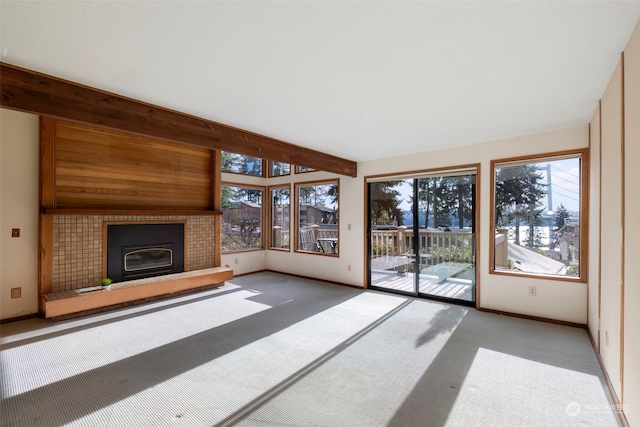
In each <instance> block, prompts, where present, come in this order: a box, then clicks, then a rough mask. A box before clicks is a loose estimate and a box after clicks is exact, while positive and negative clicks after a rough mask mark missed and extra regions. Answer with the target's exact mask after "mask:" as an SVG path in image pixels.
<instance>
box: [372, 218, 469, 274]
mask: <svg viewBox="0 0 640 427" xmlns="http://www.w3.org/2000/svg"><path fill="white" fill-rule="evenodd" d="M413 237H414V236H413V229H411V228H408V227H398V228H397V229H393V230H372V231H371V245H372V246H371V247H372V256H373V257H374V258H377V257H390V256H402V255H411V254H413V253H414V248H413V242H414V238H413ZM473 244H474V242H473V234H472V233H471V231H470V230H469V231H467V230H456V231H442V230H429V229H420V231H419V234H418V245H419V246H418V247H419V248H420V264H421V268H423V267H430V266H432V265H436V264H440V263H444V262H459V263H468V264H473V251H472V250H471V249H472V246H473Z"/></svg>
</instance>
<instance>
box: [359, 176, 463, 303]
mask: <svg viewBox="0 0 640 427" xmlns="http://www.w3.org/2000/svg"><path fill="white" fill-rule="evenodd" d="M475 194H476V172H475V169H474V170H469V171H458V172H456V173H450V174H443V173H440V174H436V175H434V174H430V175H424V176H413V177H408V178H407V177H402V178H399V179H384V180H372V181H370V182H368V196H369V198H368V200H369V213H368V215H369V230H368V235H369V287H371V288H373V289H380V290H386V291H390V292H397V293H402V294H408V295H415V296H424V297H430V298H436V299H445V300H452V301H456V302H462V303H467V304H470V305H474V304H475V298H476V297H475V282H476V269H475V254H476V237H475V222H476V206H475V205H476V199H475Z"/></svg>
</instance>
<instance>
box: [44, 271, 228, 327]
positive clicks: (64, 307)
mask: <svg viewBox="0 0 640 427" xmlns="http://www.w3.org/2000/svg"><path fill="white" fill-rule="evenodd" d="M231 279H233V270H232V269H230V268H226V267H214V268H207V269H203V270H194V271H186V272H183V273H175V274H168V275H165V276H156V277H149V278H146V279H138V280H129V281H126V282H119V283H114V284H112V285H111V287H110V288H109V290H104V289H100V288H99V287H96V288H94V290H91V291H88V292H80V291H79V290H77V289H76V290H71V291H63V292H53V293H50V294H44V295H42V306H43V310H44V316H45V317H58V316H63V315H67V314H72V313H79V312H82V311H88V310H93V309H96V308H102V307H108V306H116V305H118V304H122V303H126V302H131V301H136V300H144V299H146V298H153V297H158V296H161V295H169V294H172V293H175V292H181V291H186V290H189V289H196V288H201V287H205V286H209V285H214V284H218V283H223V282H224V281H225V280H231Z"/></svg>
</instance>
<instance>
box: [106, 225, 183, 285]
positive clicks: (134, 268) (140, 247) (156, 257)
mask: <svg viewBox="0 0 640 427" xmlns="http://www.w3.org/2000/svg"><path fill="white" fill-rule="evenodd" d="M182 271H184V224H182V223H169V224H109V225H107V276H108V277H110V278H111V279H113V281H114V282H121V281H124V280H133V279H141V278H145V277H153V276H161V275H163V274H171V273H180V272H182Z"/></svg>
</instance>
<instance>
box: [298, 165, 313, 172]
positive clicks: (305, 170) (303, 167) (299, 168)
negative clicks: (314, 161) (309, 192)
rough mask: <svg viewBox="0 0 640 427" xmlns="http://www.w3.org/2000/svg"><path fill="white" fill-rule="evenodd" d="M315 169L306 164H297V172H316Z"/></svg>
mask: <svg viewBox="0 0 640 427" xmlns="http://www.w3.org/2000/svg"><path fill="white" fill-rule="evenodd" d="M314 171H315V169H312V168H308V167H306V166H296V173H305V172H314Z"/></svg>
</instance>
